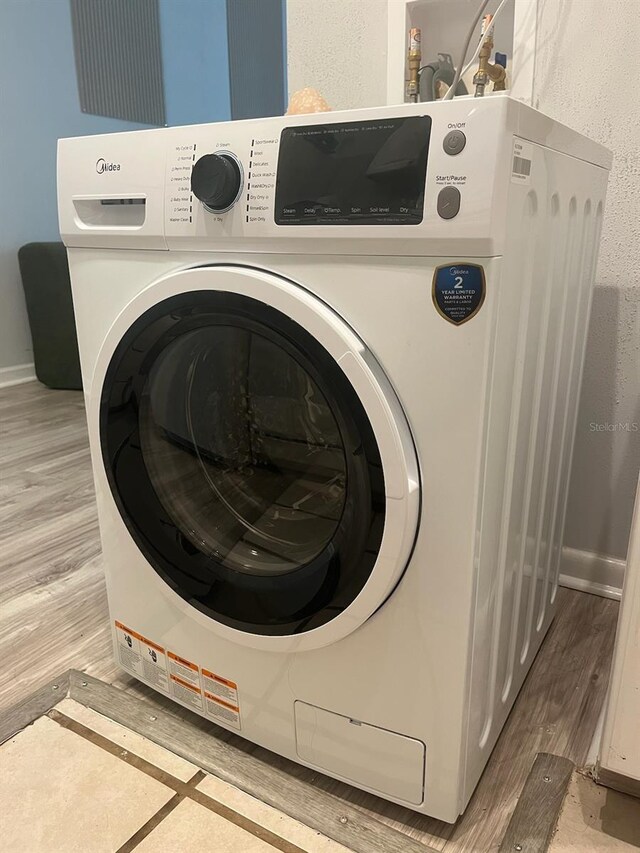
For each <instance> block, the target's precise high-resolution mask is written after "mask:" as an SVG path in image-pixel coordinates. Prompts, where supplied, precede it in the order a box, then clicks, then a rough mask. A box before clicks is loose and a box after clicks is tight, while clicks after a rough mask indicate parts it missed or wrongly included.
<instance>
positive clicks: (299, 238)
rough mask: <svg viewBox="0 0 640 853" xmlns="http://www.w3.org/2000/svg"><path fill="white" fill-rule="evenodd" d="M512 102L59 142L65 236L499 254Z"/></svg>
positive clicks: (114, 241) (266, 247) (195, 245)
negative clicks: (452, 245) (495, 224)
mask: <svg viewBox="0 0 640 853" xmlns="http://www.w3.org/2000/svg"><path fill="white" fill-rule="evenodd" d="M509 103H510V101H509V99H507V98H496V99H490V98H484V99H463V98H460V99H455V100H454V101H446V102H441V101H437V102H434V103H433V104H406V105H401V106H397V107H391V106H388V107H375V108H368V109H364V110H356V111H351V112H344V113H317V114H310V115H299V116H277V117H274V118H266V119H256V120H248V121H234V122H220V123H217V124H203V125H191V126H187V127H169V128H163V129H158V130H152V131H144V132H131V133H121V134H110V135H106V136H98V137H84V138H82V139H75V140H64V143H63V144H62V148H61V151H62V152H63V153H62V154H61V160H60V162H61V164H62V165H61V168H62V171H63V172H64V176H65V181H64V187H63V189H62V190H61V192H62V193H63V196H64V197H62V196H61V207H60V210H61V223H62V225H63V227H62V229H61V233H63V236H66V237H69V239H71V238H72V239H73V243H68V245H71V244H72V245H94V244H101V245H109V246H113V247H116V246H122V247H126V246H134V245H136V246H141V247H148V248H152V247H154V248H155V247H165V248H168V249H181V248H189V249H194V250H197V251H207V250H231V249H233V250H242V251H276V250H277V251H293V252H297V251H300V252H310V251H314V250H316V249H317V250H318V251H330V250H331V248H330V244H331V241H334V243H335V244H336V245H335V249H336V250H337V251H341V252H354V253H356V252H359V251H364V252H373V253H381V254H384V253H387V252H391V253H393V252H396V251H403V252H409V253H411V251H412V250H416V251H419V252H426V251H437V253H441V252H442V251H443V247H444V244H443V242H442V241H447V240H449V239H451V240H455V241H459V240H461V239H462V240H466V243H465V244H464V247H462V246H461V244H460V243H457V244H456V245H457V251H458V253H459V252H460V251H462V250H463V249H464V250H465V251H466V250H468V252H469V253H470V254H478V253H479V252H482V251H485V250H486V251H492V249H491V246H490V245H489V243H491V242H492V241H493V240H494V237H493V236H492V234H493V232H491V221H492V220H491V216H492V213H491V211H492V206H493V204H494V201H495V197H496V193H497V192H498V190H497V187H498V186H500V187H501V189H500V190H499V192H500V193H501V194H502V195H501V196H500V198H501V199H502V198H504V197H505V194H506V191H507V187H508V175H509V171H508V170H509V167H510V163H511V160H512V136H511V135H510V134H509V133H506V132H505V128H506V120H507V118H508V109H509ZM105 164H106V165H105ZM500 176H501V177H500ZM498 178H499V181H500V183H499V181H498ZM416 238H419V239H420V240H422V241H423V242H422V243H421V244H420V246H419V247H418V245H417V244H416V243H415V240H416ZM96 241H97V243H96ZM273 241H278V242H277V248H276V246H275V245H272V244H273ZM336 241H337V242H336ZM364 241H366V243H365V242H364ZM412 241H413V242H412Z"/></svg>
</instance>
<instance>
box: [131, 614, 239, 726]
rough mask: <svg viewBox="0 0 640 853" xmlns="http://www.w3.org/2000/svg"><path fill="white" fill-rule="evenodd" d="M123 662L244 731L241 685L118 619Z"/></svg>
mask: <svg viewBox="0 0 640 853" xmlns="http://www.w3.org/2000/svg"><path fill="white" fill-rule="evenodd" d="M115 627H116V636H117V644H118V658H119V661H120V664H121V665H122V666H123V667H124V668H125V669H127V670H129V672H132V673H134V674H135V675H137V676H138V678H141V679H143V680H144V681H146V682H147V684H150V685H151V686H152V687H155V688H156V690H161V691H162V692H164V693H168V694H169V695H171V696H173V697H174V698H175V699H177V700H178V701H180V702H182V703H183V704H184V705H187V706H188V707H189V708H192V709H193V710H194V711H198V712H199V713H201V714H206V716H207V717H210V718H211V719H212V720H214V721H215V722H218V723H222V724H223V725H227V726H231V727H232V728H234V729H237V730H240V727H241V726H240V704H239V701H238V685H237V684H236V683H235V681H230V680H229V679H228V678H223V677H222V676H221V675H218V674H217V673H215V672H211V670H208V669H204V668H202V669H201V668H200V667H199V666H198V664H196V663H194V662H193V661H190V660H187V659H186V658H183V657H180V655H177V654H176V653H175V652H171V651H168V650H165V649H164V648H163V647H162V646H160V645H158V643H155V642H153V641H152V640H149V639H148V638H147V637H144V636H143V635H142V634H139V633H138V632H137V631H133V630H132V629H131V628H128V627H127V626H126V625H123V624H122V622H118V621H116V622H115Z"/></svg>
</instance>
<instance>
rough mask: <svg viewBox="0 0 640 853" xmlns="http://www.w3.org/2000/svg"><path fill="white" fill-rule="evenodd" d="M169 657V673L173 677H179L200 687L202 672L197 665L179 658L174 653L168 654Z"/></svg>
mask: <svg viewBox="0 0 640 853" xmlns="http://www.w3.org/2000/svg"><path fill="white" fill-rule="evenodd" d="M167 657H168V658H169V672H170V673H171V674H172V675H177V676H179V677H180V678H181V679H182V680H183V681H187V682H188V683H189V684H192V685H194V686H195V687H200V672H199V670H198V665H197V664H195V663H193V661H190V660H185V659H184V658H181V657H178V655H176V654H174V653H173V652H167Z"/></svg>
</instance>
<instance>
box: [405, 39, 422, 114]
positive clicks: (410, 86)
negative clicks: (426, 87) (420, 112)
mask: <svg viewBox="0 0 640 853" xmlns="http://www.w3.org/2000/svg"><path fill="white" fill-rule="evenodd" d="M421 62H422V51H421V48H420V29H419V28H418V27H413V28H412V29H411V30H410V31H409V55H408V66H409V79H408V80H407V98H408V99H409V102H410V103H412V104H415V103H417V102H418V100H419V95H420V63H421Z"/></svg>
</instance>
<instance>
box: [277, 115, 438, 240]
mask: <svg viewBox="0 0 640 853" xmlns="http://www.w3.org/2000/svg"><path fill="white" fill-rule="evenodd" d="M430 133H431V119H430V118H429V116H407V117H406V118H392V119H376V120H375V121H352V122H344V123H340V124H313V125H308V126H305V127H287V128H285V129H284V130H283V131H282V136H281V138H280V153H279V156H278V172H277V178H276V207H275V221H276V223H277V224H278V225H417V224H418V223H420V222H422V212H423V207H424V188H425V178H426V173H427V155H428V151H429V136H430Z"/></svg>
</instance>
